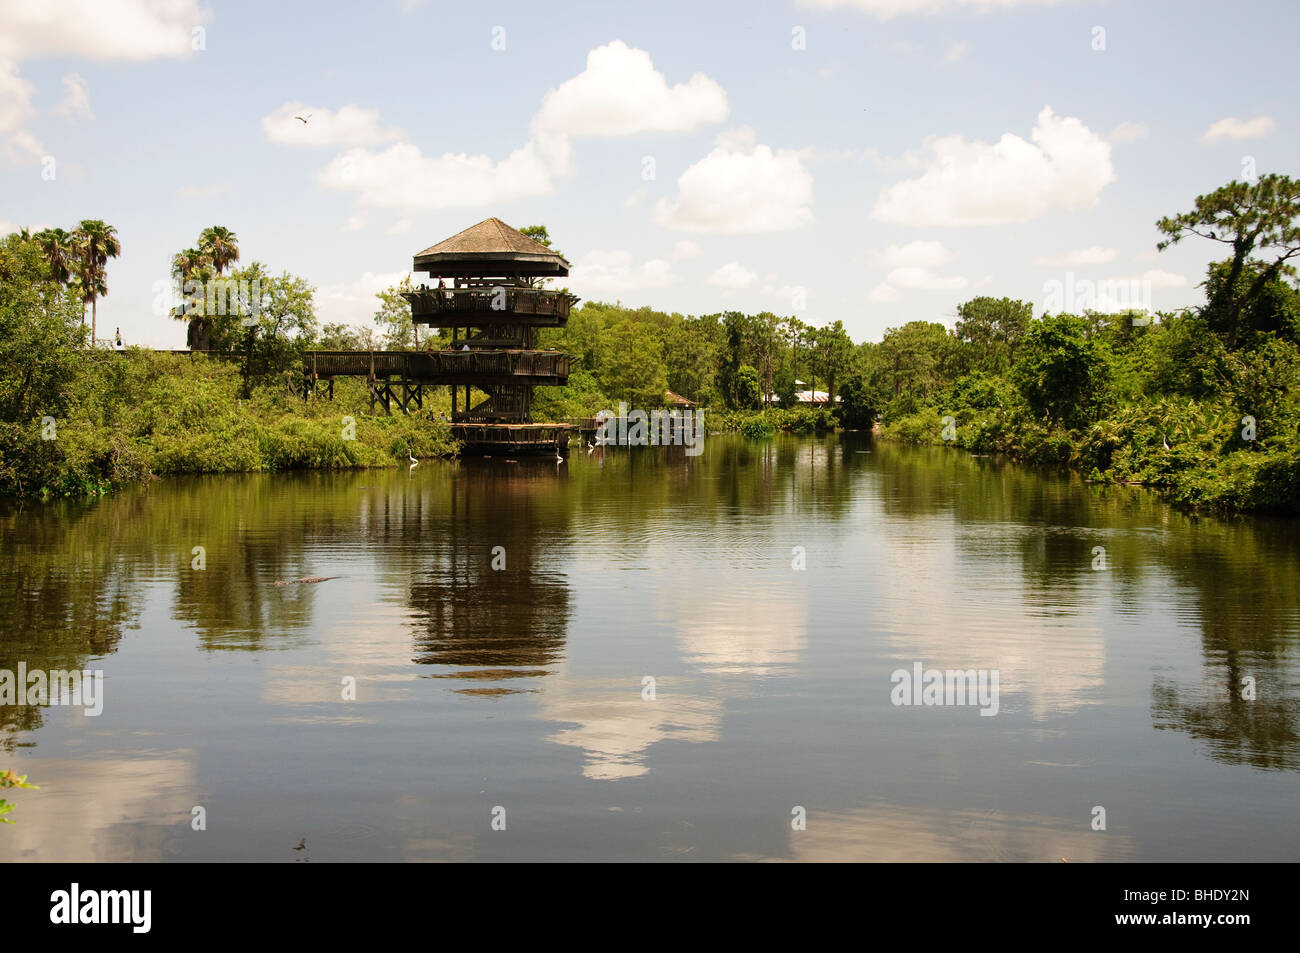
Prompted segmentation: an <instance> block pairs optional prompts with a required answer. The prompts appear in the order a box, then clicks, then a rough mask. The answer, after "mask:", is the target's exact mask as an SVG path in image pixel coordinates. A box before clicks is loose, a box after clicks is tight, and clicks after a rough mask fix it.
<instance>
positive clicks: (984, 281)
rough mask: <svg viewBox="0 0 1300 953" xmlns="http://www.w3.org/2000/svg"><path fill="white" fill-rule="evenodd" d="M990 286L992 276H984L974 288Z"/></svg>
mask: <svg viewBox="0 0 1300 953" xmlns="http://www.w3.org/2000/svg"><path fill="white" fill-rule="evenodd" d="M991 284H993V276H992V275H985V276H984V277H983V278H981V279H980V280H979V281H977V282H975V287H976V288H987V287H988V286H989V285H991Z"/></svg>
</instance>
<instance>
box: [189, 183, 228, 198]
mask: <svg viewBox="0 0 1300 953" xmlns="http://www.w3.org/2000/svg"><path fill="white" fill-rule="evenodd" d="M229 188H230V187H229V186H228V185H226V183H224V182H213V183H212V184H210V185H183V186H181V187H180V188H179V189H177V190H176V195H177V196H178V197H179V198H183V199H211V198H216V197H217V196H218V195H224V194H225V193H226V192H227V191H229Z"/></svg>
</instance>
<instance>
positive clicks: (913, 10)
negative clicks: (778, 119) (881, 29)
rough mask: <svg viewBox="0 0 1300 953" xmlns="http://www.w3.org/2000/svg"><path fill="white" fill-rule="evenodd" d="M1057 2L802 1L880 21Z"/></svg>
mask: <svg viewBox="0 0 1300 953" xmlns="http://www.w3.org/2000/svg"><path fill="white" fill-rule="evenodd" d="M1056 2H1057V0H800V4H801V5H802V6H806V7H814V8H816V9H821V10H838V9H842V8H845V7H847V8H850V9H854V10H860V11H861V12H863V13H869V14H871V15H872V16H874V17H876V18H877V19H878V20H889V19H891V18H893V17H897V16H907V15H911V14H936V13H943V12H946V11H949V10H976V11H979V12H984V11H987V10H1006V9H1010V8H1011V7H1016V6H1050V5H1051V4H1054V3H1056Z"/></svg>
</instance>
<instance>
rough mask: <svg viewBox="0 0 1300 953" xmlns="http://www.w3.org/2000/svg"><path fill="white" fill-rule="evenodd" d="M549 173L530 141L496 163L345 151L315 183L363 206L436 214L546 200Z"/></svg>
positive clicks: (399, 148) (395, 151) (401, 148)
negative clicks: (531, 199)
mask: <svg viewBox="0 0 1300 953" xmlns="http://www.w3.org/2000/svg"><path fill="white" fill-rule="evenodd" d="M551 173H552V170H551V167H550V166H549V165H548V164H547V163H546V162H545V161H543V159H542V158H541V157H540V156H539V155H538V152H537V148H536V146H535V144H534V143H532V142H529V143H528V144H527V145H526V146H524V147H523V148H521V149H516V150H515V151H514V152H512V153H511V154H510V155H509V156H508V157H507V158H505V159H502V160H501V161H499V162H498V161H496V160H494V159H492V158H491V157H490V156H484V155H479V156H471V155H466V154H465V153H463V152H462V153H459V154H456V153H451V152H448V153H445V154H443V155H441V156H437V157H431V156H426V155H423V154H422V153H421V152H420V150H419V148H417V147H416V146H413V145H411V144H409V143H399V144H398V145H395V146H390V147H389V148H387V149H385V150H384V151H383V152H377V153H376V152H369V151H367V150H365V149H361V148H357V149H350V150H348V151H347V152H345V153H343V154H342V155H340V156H337V157H335V158H334V160H333V161H331V162H330V164H329V165H328V166H326V167H325V169H324V170H323V171H321V173H320V174H319V175H318V177H317V181H318V182H319V183H320V185H321V186H322V187H324V188H327V189H335V190H338V191H351V192H356V193H357V197H358V199H359V200H360V202H361V203H362V204H363V205H371V206H378V207H382V208H400V209H439V208H454V207H457V206H473V205H492V204H496V203H500V202H505V201H509V200H511V199H518V198H529V197H532V196H538V195H546V194H548V193H549V192H550V191H551V189H552V176H551Z"/></svg>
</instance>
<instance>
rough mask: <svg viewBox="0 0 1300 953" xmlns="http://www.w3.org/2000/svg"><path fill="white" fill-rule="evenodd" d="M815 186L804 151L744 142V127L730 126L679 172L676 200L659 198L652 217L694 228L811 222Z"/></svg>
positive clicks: (749, 229)
mask: <svg viewBox="0 0 1300 953" xmlns="http://www.w3.org/2000/svg"><path fill="white" fill-rule="evenodd" d="M812 186H813V179H812V173H810V172H809V171H808V170H807V169H806V168H804V164H803V157H802V155H801V154H800V153H798V152H795V151H793V150H788V149H779V150H776V151H773V150H772V149H771V148H770V147H769V146H765V145H753V144H752V142H750V143H749V144H746V137H745V135H744V133H743V131H732V132H730V133H726V134H724V136H722V137H720V140H719V142H718V144H717V146H716V147H715V148H714V149H713V151H712V152H710V153H709V154H708V155H707V156H705V157H704V158H703V159H701V160H700V161H699V162H696V163H695V164H694V165H692V166H691V167H690V168H688V169H687V170H686V171H685V172H683V173H682V174H681V176H680V177H679V178H678V179H677V197H676V199H674V200H673V201H669V200H668V199H660V200H659V202H658V204H656V206H655V211H654V220H655V222H656V223H658V224H659V225H663V226H666V227H668V228H675V229H680V230H682V231H691V232H716V233H720V234H730V235H735V234H752V233H756V232H781V231H788V230H789V229H794V228H801V227H803V226H804V225H807V224H809V223H810V222H812V220H813V214H812V210H811V209H810V208H809V207H808V206H809V205H811V204H812V200H813V187H812Z"/></svg>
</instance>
